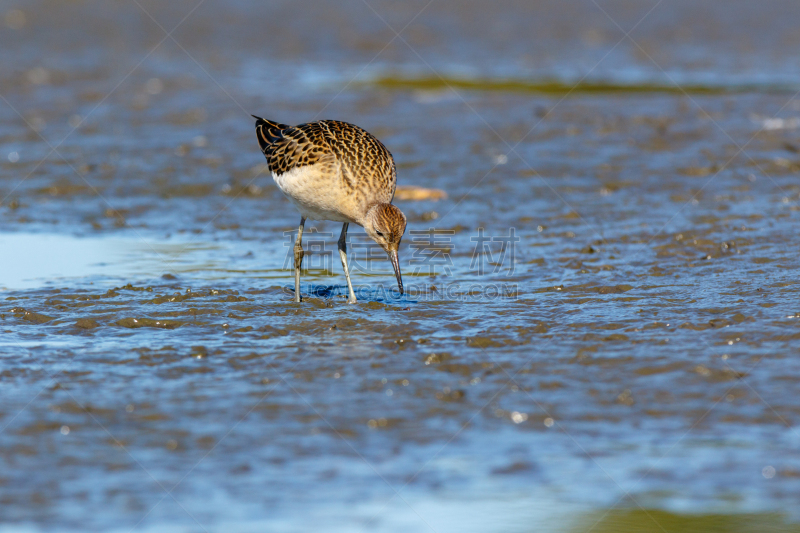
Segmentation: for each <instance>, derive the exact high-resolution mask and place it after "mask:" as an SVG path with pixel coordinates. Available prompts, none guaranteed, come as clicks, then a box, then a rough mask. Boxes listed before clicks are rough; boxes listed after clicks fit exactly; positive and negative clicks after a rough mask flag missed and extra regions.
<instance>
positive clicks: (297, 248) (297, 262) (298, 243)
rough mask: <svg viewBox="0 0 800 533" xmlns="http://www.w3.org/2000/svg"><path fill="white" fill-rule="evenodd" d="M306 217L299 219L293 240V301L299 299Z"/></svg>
mask: <svg viewBox="0 0 800 533" xmlns="http://www.w3.org/2000/svg"><path fill="white" fill-rule="evenodd" d="M305 223H306V218H305V217H303V218H301V219H300V228H298V230H297V239H295V241H294V301H295V302H299V301H300V266H301V265H302V264H303V256H304V255H305V254H304V253H303V243H302V240H303V226H305Z"/></svg>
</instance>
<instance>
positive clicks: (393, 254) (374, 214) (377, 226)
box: [364, 204, 406, 294]
mask: <svg viewBox="0 0 800 533" xmlns="http://www.w3.org/2000/svg"><path fill="white" fill-rule="evenodd" d="M364 230H365V231H366V232H367V235H369V236H370V238H371V239H372V240H373V241H375V242H377V243H378V244H379V245H380V246H381V248H383V251H385V252H386V253H387V254H388V255H389V260H390V261H391V262H392V266H393V267H394V273H395V276H397V286H398V287H399V289H400V294H403V278H402V277H401V275H400V262H399V260H398V258H397V249H398V247H399V246H400V239H402V238H403V233H405V231H406V216H405V215H404V214H403V212H402V211H400V210H399V209H398V208H397V207H395V206H393V205H392V204H375V205H374V206H372V207H371V208H370V209H369V211H367V216H366V217H364Z"/></svg>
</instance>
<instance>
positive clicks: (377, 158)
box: [316, 120, 397, 202]
mask: <svg viewBox="0 0 800 533" xmlns="http://www.w3.org/2000/svg"><path fill="white" fill-rule="evenodd" d="M316 124H319V125H320V127H321V128H322V129H323V131H324V137H325V140H326V141H327V143H328V146H330V148H331V150H332V151H333V152H334V154H335V155H336V158H337V159H338V160H339V162H340V164H341V167H342V179H343V180H344V181H345V182H346V183H347V184H348V185H349V186H350V187H354V186H356V184H358V183H359V182H360V181H361V180H364V179H368V180H369V181H370V188H373V189H377V190H381V191H384V192H385V193H386V195H388V198H387V200H386V201H387V202H389V201H391V199H392V197H393V196H394V191H395V187H396V186H397V169H396V167H395V163H394V158H393V157H392V154H391V152H389V150H388V149H387V148H386V147H385V146H384V145H383V143H382V142H380V141H379V140H378V139H377V138H376V137H375V136H374V135H372V134H371V133H369V132H368V131H366V130H364V129H362V128H359V127H358V126H355V125H353V124H348V123H347V122H340V121H337V120H322V121H320V122H318V123H316Z"/></svg>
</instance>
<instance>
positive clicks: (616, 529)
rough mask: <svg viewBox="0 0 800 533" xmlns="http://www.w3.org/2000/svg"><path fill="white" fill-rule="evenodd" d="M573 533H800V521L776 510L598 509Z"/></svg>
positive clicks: (585, 518)
mask: <svg viewBox="0 0 800 533" xmlns="http://www.w3.org/2000/svg"><path fill="white" fill-rule="evenodd" d="M570 531H572V532H574V533H578V532H584V531H593V532H596V533H764V532H769V531H774V532H779V531H780V532H782V533H800V524H798V523H794V522H792V521H790V520H788V519H787V517H786V516H785V515H782V514H779V513H772V514H770V513H763V514H755V513H737V512H734V513H731V514H701V513H698V514H677V513H670V512H667V511H662V510H659V509H636V510H618V509H612V510H609V511H597V512H595V513H592V514H590V515H589V516H586V517H584V518H582V519H581V520H580V525H578V526H575V527H573V528H571V529H570Z"/></svg>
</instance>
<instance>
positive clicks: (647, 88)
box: [354, 76, 798, 96]
mask: <svg viewBox="0 0 800 533" xmlns="http://www.w3.org/2000/svg"><path fill="white" fill-rule="evenodd" d="M354 85H356V86H358V85H361V86H363V87H365V88H367V87H377V88H381V89H393V90H421V91H451V90H466V91H489V92H516V93H530V94H540V95H548V96H565V95H571V94H574V95H576V96H578V95H604V94H607V95H611V96H613V95H625V94H667V95H697V96H714V95H716V96H720V95H728V94H747V93H764V94H788V95H791V94H794V93H795V92H797V89H798V88H797V87H795V86H793V85H780V84H774V83H764V84H756V83H754V84H740V85H699V84H691V83H686V84H680V85H679V84H677V83H670V84H656V83H642V84H635V83H631V84H622V83H615V82H604V81H578V82H577V83H569V82H564V81H559V80H525V79H512V78H506V79H498V78H482V79H480V78H460V77H442V76H417V77H412V76H409V77H401V76H379V77H375V78H373V79H370V80H368V81H360V82H356V83H354Z"/></svg>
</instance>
